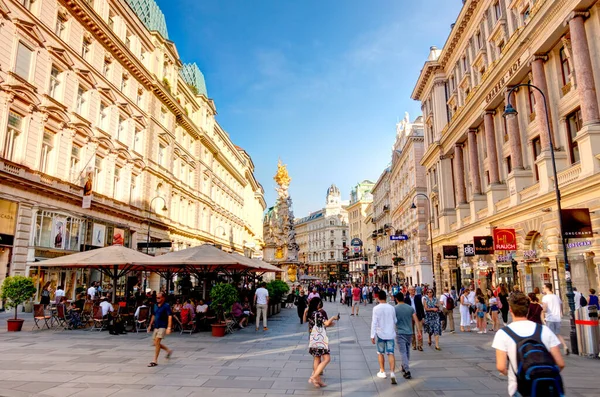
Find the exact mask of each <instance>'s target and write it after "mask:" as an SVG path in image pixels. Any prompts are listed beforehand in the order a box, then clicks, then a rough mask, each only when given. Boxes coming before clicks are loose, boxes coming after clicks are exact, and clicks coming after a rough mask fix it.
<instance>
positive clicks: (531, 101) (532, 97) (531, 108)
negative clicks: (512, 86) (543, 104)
mask: <svg viewBox="0 0 600 397" xmlns="http://www.w3.org/2000/svg"><path fill="white" fill-rule="evenodd" d="M527 83H528V84H531V80H529V81H528V82H527ZM527 92H528V94H529V114H532V113H535V95H534V94H535V93H534V92H533V90H532V89H531V87H527Z"/></svg>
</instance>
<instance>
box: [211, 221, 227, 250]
mask: <svg viewBox="0 0 600 397" xmlns="http://www.w3.org/2000/svg"><path fill="white" fill-rule="evenodd" d="M219 229H223V237H225V236H227V234H226V233H225V228H224V227H223V226H221V225H219V226H217V227H215V231H214V232H213V245H216V243H217V230H219Z"/></svg>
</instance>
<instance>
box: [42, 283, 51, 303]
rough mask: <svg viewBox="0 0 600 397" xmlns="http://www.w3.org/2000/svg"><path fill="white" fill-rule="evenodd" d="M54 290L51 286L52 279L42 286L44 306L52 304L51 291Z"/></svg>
mask: <svg viewBox="0 0 600 397" xmlns="http://www.w3.org/2000/svg"><path fill="white" fill-rule="evenodd" d="M51 292H52V288H50V281H48V282H47V283H46V284H44V288H42V297H41V298H40V304H41V305H44V308H45V307H46V306H48V305H49V304H50V293H51Z"/></svg>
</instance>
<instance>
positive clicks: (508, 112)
mask: <svg viewBox="0 0 600 397" xmlns="http://www.w3.org/2000/svg"><path fill="white" fill-rule="evenodd" d="M519 87H529V88H533V89H534V90H536V91H538V92H539V93H540V95H541V96H542V98H543V100H544V110H545V113H546V125H547V126H548V129H547V131H546V132H547V133H548V142H550V156H551V159H552V176H553V177H554V195H555V196H556V207H557V210H558V228H559V231H560V239H561V242H562V248H563V256H564V261H565V279H566V283H567V300H568V302H569V311H570V315H571V330H570V332H569V337H570V339H571V350H572V352H573V354H579V348H578V346H577V335H576V333H575V294H574V293H573V284H572V282H571V265H570V264H569V259H568V257H567V242H566V241H565V237H564V233H563V222H562V217H561V213H562V209H561V205H560V188H559V187H558V176H557V172H556V159H555V157H554V143H553V142H552V132H551V131H550V116H549V114H548V102H547V100H546V95H544V92H543V91H542V90H541V89H540V88H539V87H536V86H535V85H533V84H529V83H527V84H526V83H522V84H517V85H515V86H514V87H513V88H511V89H510V91H509V92H508V96H507V101H506V102H507V103H506V108H505V109H504V117H505V118H507V119H508V118H509V117H517V114H518V113H517V110H516V109H515V108H514V107H513V106H512V105H511V103H510V96H511V95H512V93H513V92H514V91H515V90H516V89H517V88H519Z"/></svg>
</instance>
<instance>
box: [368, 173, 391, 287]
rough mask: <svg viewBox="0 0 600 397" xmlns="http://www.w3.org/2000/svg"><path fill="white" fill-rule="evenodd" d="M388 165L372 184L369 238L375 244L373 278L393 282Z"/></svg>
mask: <svg viewBox="0 0 600 397" xmlns="http://www.w3.org/2000/svg"><path fill="white" fill-rule="evenodd" d="M390 173H391V169H390V167H388V168H386V169H385V170H383V172H382V173H381V175H380V176H379V179H378V180H377V182H376V183H375V186H373V203H371V206H372V210H373V215H372V218H371V225H372V226H373V227H374V228H375V229H374V230H373V231H372V232H371V240H372V241H373V245H374V246H375V251H374V255H373V262H370V263H374V264H375V266H373V267H374V268H373V269H371V270H373V278H374V280H375V281H377V282H380V283H390V282H393V281H394V280H393V275H392V271H393V267H394V248H395V247H394V244H392V242H391V240H390V234H392V233H394V232H395V231H394V227H393V226H392V216H391V213H390V210H391V207H390Z"/></svg>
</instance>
